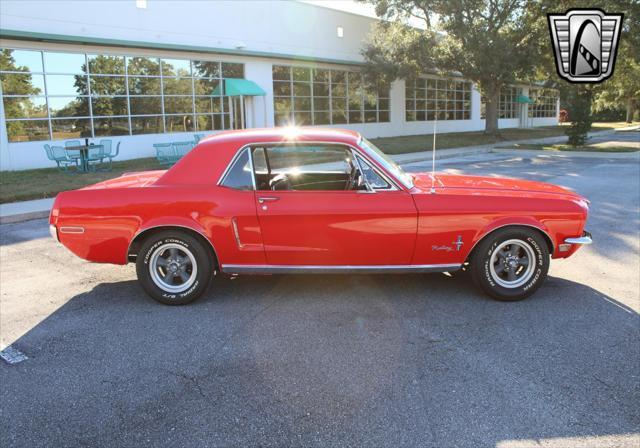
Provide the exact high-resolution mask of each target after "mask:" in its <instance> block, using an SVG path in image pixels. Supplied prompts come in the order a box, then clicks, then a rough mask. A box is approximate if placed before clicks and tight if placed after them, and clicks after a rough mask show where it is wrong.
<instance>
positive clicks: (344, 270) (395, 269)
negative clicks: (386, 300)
mask: <svg viewBox="0 0 640 448" xmlns="http://www.w3.org/2000/svg"><path fill="white" fill-rule="evenodd" d="M461 266H462V265H461V264H416V265H412V264H407V265H378V266H376V265H372V266H309V265H300V266H296V265H273V264H265V265H254V264H223V265H222V272H224V273H225V274H401V273H412V272H413V273H418V272H421V273H425V272H454V271H457V270H458V269H460V267H461Z"/></svg>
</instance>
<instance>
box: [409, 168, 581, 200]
mask: <svg viewBox="0 0 640 448" xmlns="http://www.w3.org/2000/svg"><path fill="white" fill-rule="evenodd" d="M413 178H414V184H415V186H416V187H417V188H419V189H420V190H430V189H431V186H432V183H433V181H432V177H431V174H430V173H418V174H413ZM435 179H436V181H435V185H434V186H435V187H436V188H445V189H460V190H471V191H483V190H494V191H508V192H510V193H516V192H522V193H525V194H531V193H548V194H560V195H564V196H570V197H572V198H576V199H583V198H582V196H580V195H579V194H577V193H575V192H573V191H571V190H568V189H566V188H563V187H559V186H557V185H553V184H548V183H545V182H536V181H531V180H522V179H512V178H508V177H486V176H466V175H458V174H442V173H436V175H435Z"/></svg>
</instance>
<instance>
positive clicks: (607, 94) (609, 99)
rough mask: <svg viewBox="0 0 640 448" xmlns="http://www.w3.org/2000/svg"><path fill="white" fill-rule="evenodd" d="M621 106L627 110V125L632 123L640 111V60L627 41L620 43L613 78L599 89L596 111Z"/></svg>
mask: <svg viewBox="0 0 640 448" xmlns="http://www.w3.org/2000/svg"><path fill="white" fill-rule="evenodd" d="M621 105H624V107H625V108H626V121H627V123H631V122H632V121H633V116H634V113H635V111H636V110H637V109H640V58H639V57H638V55H637V53H636V54H634V51H633V47H632V45H631V41H630V40H626V39H625V40H622V41H621V42H620V49H619V50H618V57H617V60H616V65H615V71H614V73H613V76H612V77H611V79H609V80H607V81H605V82H604V83H603V84H602V85H601V86H600V87H599V88H598V92H597V94H596V98H595V109H596V110H604V109H608V108H616V107H619V106H621Z"/></svg>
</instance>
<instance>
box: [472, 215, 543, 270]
mask: <svg viewBox="0 0 640 448" xmlns="http://www.w3.org/2000/svg"><path fill="white" fill-rule="evenodd" d="M509 227H526V228H529V229H533V230H535V231H537V232H538V233H539V234H540V235H542V237H543V238H544V240H545V242H546V243H547V248H548V249H549V255H553V253H554V250H555V246H554V244H553V239H552V238H551V235H549V232H548V231H547V230H545V229H544V228H543V227H542V226H540V225H537V224H534V223H525V222H510V223H504V224H497V225H493V226H491V227H489V228H488V229H486V230H485V231H483V232H481V233H479V236H478V237H477V238H476V239H475V241H474V243H473V246H472V247H471V250H470V251H469V253H468V254H467V258H466V260H465V262H468V261H469V260H470V259H471V257H472V256H473V254H474V251H475V250H476V248H477V247H478V246H479V245H480V242H482V241H484V240H485V239H486V238H488V237H489V236H491V235H492V234H494V233H495V232H497V231H498V230H503V229H506V228H509Z"/></svg>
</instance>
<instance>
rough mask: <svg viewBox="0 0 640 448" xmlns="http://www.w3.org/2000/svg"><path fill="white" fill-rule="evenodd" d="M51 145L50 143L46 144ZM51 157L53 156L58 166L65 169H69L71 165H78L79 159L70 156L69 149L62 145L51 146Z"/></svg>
mask: <svg viewBox="0 0 640 448" xmlns="http://www.w3.org/2000/svg"><path fill="white" fill-rule="evenodd" d="M45 146H49V145H45ZM50 148H51V157H52V158H53V159H52V160H54V161H55V162H56V164H57V165H58V168H64V171H67V168H69V167H70V166H71V165H76V167H77V166H78V159H72V158H71V157H69V154H68V153H67V150H66V149H65V148H64V147H62V146H51V147H50Z"/></svg>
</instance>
